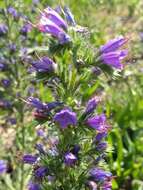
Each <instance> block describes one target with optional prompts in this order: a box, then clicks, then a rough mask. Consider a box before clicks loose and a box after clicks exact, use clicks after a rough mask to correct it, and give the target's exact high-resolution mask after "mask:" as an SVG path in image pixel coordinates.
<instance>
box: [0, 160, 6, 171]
mask: <svg viewBox="0 0 143 190" xmlns="http://www.w3.org/2000/svg"><path fill="white" fill-rule="evenodd" d="M6 171H7V164H6V162H5V161H4V160H0V174H3V173H5V172H6Z"/></svg>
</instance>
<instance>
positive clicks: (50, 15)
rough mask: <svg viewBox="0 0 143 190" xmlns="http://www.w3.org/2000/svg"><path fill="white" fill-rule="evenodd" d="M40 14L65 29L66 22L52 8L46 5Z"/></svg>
mask: <svg viewBox="0 0 143 190" xmlns="http://www.w3.org/2000/svg"><path fill="white" fill-rule="evenodd" d="M42 15H43V16H45V17H46V18H47V19H48V20H50V21H52V22H53V23H54V24H55V25H57V26H58V27H60V28H61V27H62V28H63V29H65V30H66V29H67V24H66V22H65V21H64V19H63V18H62V17H61V16H60V15H59V14H58V13H57V12H56V11H55V10H54V9H52V8H50V7H47V8H46V9H44V11H43V12H42Z"/></svg>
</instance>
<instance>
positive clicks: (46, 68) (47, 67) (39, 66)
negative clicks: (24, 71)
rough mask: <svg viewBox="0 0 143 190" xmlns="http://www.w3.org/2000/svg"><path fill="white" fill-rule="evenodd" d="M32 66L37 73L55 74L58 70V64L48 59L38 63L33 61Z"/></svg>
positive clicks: (42, 59)
mask: <svg viewBox="0 0 143 190" xmlns="http://www.w3.org/2000/svg"><path fill="white" fill-rule="evenodd" d="M31 65H32V66H33V67H34V68H35V70H36V71H37V72H48V73H51V72H54V70H55V69H56V64H55V63H54V62H53V61H52V60H51V59H50V58H48V57H42V58H41V59H40V60H38V61H33V62H32V63H31Z"/></svg>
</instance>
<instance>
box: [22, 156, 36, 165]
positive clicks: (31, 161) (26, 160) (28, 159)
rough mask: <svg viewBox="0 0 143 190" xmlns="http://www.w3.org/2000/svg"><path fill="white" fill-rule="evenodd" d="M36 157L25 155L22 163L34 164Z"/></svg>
mask: <svg viewBox="0 0 143 190" xmlns="http://www.w3.org/2000/svg"><path fill="white" fill-rule="evenodd" d="M37 158H38V157H37V156H36V155H31V154H26V155H24V156H23V162H24V163H26V164H34V163H35V162H36V161H37Z"/></svg>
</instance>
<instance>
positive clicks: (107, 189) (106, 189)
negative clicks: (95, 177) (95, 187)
mask: <svg viewBox="0 0 143 190" xmlns="http://www.w3.org/2000/svg"><path fill="white" fill-rule="evenodd" d="M102 190H112V182H111V181H110V180H109V181H105V182H104V183H103V185H102Z"/></svg>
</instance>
